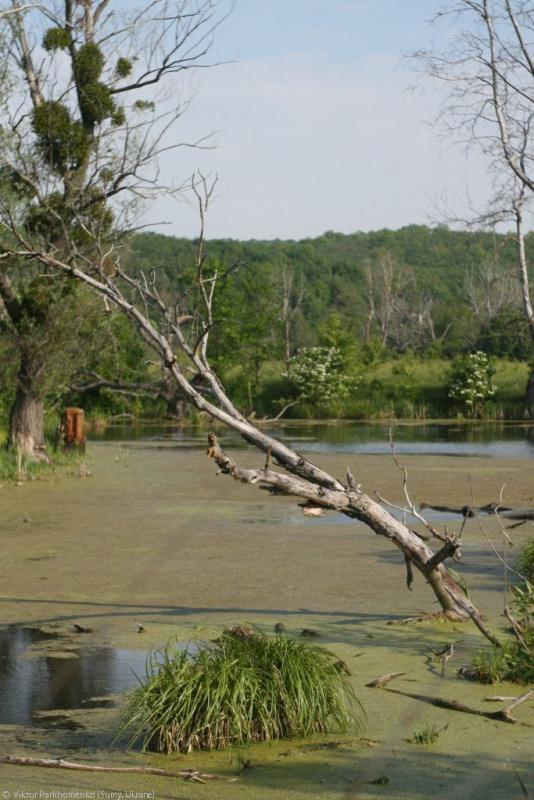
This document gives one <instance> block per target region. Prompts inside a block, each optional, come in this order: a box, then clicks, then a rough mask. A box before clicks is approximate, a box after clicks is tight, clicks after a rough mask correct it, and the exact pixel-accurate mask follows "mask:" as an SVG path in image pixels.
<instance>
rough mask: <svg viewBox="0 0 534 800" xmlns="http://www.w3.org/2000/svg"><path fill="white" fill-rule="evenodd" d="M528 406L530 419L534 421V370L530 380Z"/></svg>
mask: <svg viewBox="0 0 534 800" xmlns="http://www.w3.org/2000/svg"><path fill="white" fill-rule="evenodd" d="M526 404H527V410H528V414H529V416H530V418H531V419H534V369H532V371H531V373H530V376H529V379H528V384H527V394H526Z"/></svg>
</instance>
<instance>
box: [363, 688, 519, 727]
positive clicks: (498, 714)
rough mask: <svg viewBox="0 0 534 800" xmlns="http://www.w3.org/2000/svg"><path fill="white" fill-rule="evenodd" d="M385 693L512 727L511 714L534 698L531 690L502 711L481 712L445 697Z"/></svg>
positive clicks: (393, 691) (410, 693) (400, 691)
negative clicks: (506, 723) (505, 723)
mask: <svg viewBox="0 0 534 800" xmlns="http://www.w3.org/2000/svg"><path fill="white" fill-rule="evenodd" d="M367 685H368V686H371V684H367ZM385 691H386V692H392V693H393V694H399V695H402V696H403V697H409V698H411V699H412V700H420V701H421V702H423V703H429V704H430V705H431V706H436V708H445V709H447V710H448V711H460V712H461V713H463V714H474V715H475V716H477V717H486V719H494V720H497V721H498V722H508V723H511V724H512V725H514V724H516V723H517V720H516V719H515V717H513V716H512V714H511V713H510V712H511V711H512V710H513V709H514V708H516V707H517V706H518V705H520V704H521V703H524V702H525V701H526V700H530V698H531V697H534V689H529V691H528V692H525V693H524V694H522V695H521V696H520V697H517V698H516V699H515V700H514V701H513V702H511V703H509V705H507V706H505V707H504V708H502V709H501V710H500V711H479V710H478V709H477V708H471V706H466V705H464V703H460V702H458V701H457V700H445V699H444V698H443V697H433V696H432V695H427V694H415V693H414V692H404V691H402V689H389V688H387V689H385ZM523 724H524V723H523Z"/></svg>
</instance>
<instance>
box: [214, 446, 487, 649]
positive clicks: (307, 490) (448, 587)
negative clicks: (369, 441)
mask: <svg viewBox="0 0 534 800" xmlns="http://www.w3.org/2000/svg"><path fill="white" fill-rule="evenodd" d="M208 455H209V456H210V457H211V458H213V459H215V461H216V463H217V465H218V466H219V468H220V470H221V472H223V473H225V474H227V475H231V476H232V477H233V478H234V479H235V480H237V481H240V482H242V483H248V484H257V485H258V486H259V487H260V488H267V489H274V490H275V491H278V492H280V491H281V492H283V493H285V494H289V495H294V496H297V497H302V498H304V499H305V500H307V501H308V502H309V503H311V504H313V505H315V506H319V507H321V508H327V509H330V510H332V511H338V512H341V513H342V514H345V515H346V516H348V517H353V518H354V519H358V520H360V521H361V522H364V523H365V524H366V525H368V526H369V527H370V528H371V529H372V530H374V532H375V533H376V534H378V535H379V536H384V537H385V538H386V539H388V540H389V541H390V542H392V544H394V545H395V546H396V547H398V548H399V550H400V551H401V552H402V553H403V554H404V555H405V557H406V558H407V559H409V561H410V562H411V564H413V566H415V567H416V568H417V569H418V570H419V572H420V573H421V574H422V575H423V576H424V578H425V580H426V581H427V583H428V584H429V586H430V587H431V588H432V590H433V592H434V594H435V596H436V598H437V599H438V601H439V603H440V605H441V608H442V610H443V614H444V616H445V617H447V618H448V619H452V620H462V619H472V620H473V622H474V623H475V625H476V626H477V627H478V628H479V629H480V630H481V631H482V633H483V634H484V635H485V636H486V637H487V638H488V639H490V640H491V641H493V642H494V643H495V644H497V645H498V644H499V642H498V640H497V639H496V638H495V637H494V636H493V635H492V634H491V633H490V632H489V631H488V629H487V628H486V626H485V624H484V621H483V619H482V615H481V614H480V612H479V611H478V609H477V608H476V607H475V606H474V605H473V604H472V603H471V601H470V600H469V599H468V598H467V597H466V595H465V592H464V591H463V590H462V588H461V587H460V586H459V585H458V583H457V581H455V580H454V578H453V577H452V575H451V574H450V572H449V571H448V570H447V568H446V567H445V566H444V564H443V562H444V561H445V559H446V558H449V557H450V556H452V555H453V554H454V553H455V551H456V549H457V544H455V543H454V542H445V544H444V545H443V547H442V548H441V549H440V550H439V551H438V552H437V553H434V552H433V551H432V550H431V549H430V547H428V546H427V545H426V544H425V543H424V542H423V541H422V540H421V539H420V538H419V537H418V536H417V535H416V534H415V533H414V532H413V531H411V530H410V529H409V528H407V527H406V526H405V525H404V524H403V523H402V522H400V521H398V520H397V519H395V517H393V516H392V515H391V514H390V513H389V512H388V511H386V510H385V509H384V508H383V507H382V506H381V505H379V504H378V503H376V502H375V501H374V500H372V499H371V498H370V497H368V496H367V495H366V494H364V493H363V492H362V491H361V489H360V488H358V487H354V486H351V483H352V480H349V481H348V484H349V485H348V486H344V485H343V484H341V483H339V482H338V481H336V480H335V479H334V478H331V477H330V476H328V478H329V481H328V482H327V481H324V479H323V481H322V483H321V484H320V485H312V484H311V483H310V482H309V479H308V480H305V481H303V480H300V479H299V478H296V477H293V476H292V475H285V474H283V473H280V472H275V471H274V470H272V469H270V468H269V464H268V463H267V464H266V466H265V468H264V469H256V470H253V469H243V468H241V467H239V466H238V465H237V464H236V463H235V462H234V461H233V460H232V459H231V458H230V457H229V456H228V455H226V454H225V453H224V452H223V451H222V450H221V448H220V447H219V444H218V442H217V438H216V436H215V435H214V434H210V436H209V449H208ZM275 457H276V459H277V460H278V461H279V463H282V465H283V466H285V467H286V469H289V466H291V469H290V471H291V472H297V474H299V475H300V474H302V473H308V474H310V475H313V472H314V471H315V470H317V468H316V467H314V465H313V464H310V463H309V462H306V461H304V459H302V458H300V459H299V463H298V464H297V468H298V469H294V468H293V467H292V465H287V464H284V463H283V460H282V461H281V460H280V459H279V458H278V456H275ZM268 462H269V457H268ZM323 474H324V473H323ZM316 477H317V476H316Z"/></svg>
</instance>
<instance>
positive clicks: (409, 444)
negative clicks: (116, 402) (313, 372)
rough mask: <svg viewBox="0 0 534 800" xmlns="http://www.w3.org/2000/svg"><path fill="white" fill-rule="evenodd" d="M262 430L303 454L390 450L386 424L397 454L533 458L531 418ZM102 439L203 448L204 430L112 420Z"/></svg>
mask: <svg viewBox="0 0 534 800" xmlns="http://www.w3.org/2000/svg"><path fill="white" fill-rule="evenodd" d="M262 429H263V430H264V431H265V432H267V433H269V434H271V435H273V436H275V437H277V438H279V439H281V440H282V441H284V442H287V444H289V445H290V446H291V447H293V448H294V449H296V450H298V451H299V452H303V453H306V452H308V453H314V452H315V453H328V452H330V453H365V454H369V455H373V454H376V455H381V454H384V453H388V452H389V451H390V429H391V433H392V436H393V440H394V443H395V450H396V451H397V452H398V453H407V454H410V453H411V454H415V455H417V454H419V455H452V456H487V457H490V458H500V457H502V458H510V457H513V458H534V423H532V422H524V423H504V422H473V423H464V422H458V423H454V422H453V423H451V422H444V423H441V422H423V423H411V422H410V423H394V424H393V425H391V424H390V423H387V424H386V423H357V422H352V423H351V422H343V423H291V422H288V423H284V424H282V425H280V424H279V425H271V426H270V425H265V426H262ZM92 438H94V439H98V440H101V441H107V442H111V441H116V442H121V441H122V442H127V441H128V442H139V443H140V442H143V441H145V442H150V443H151V444H152V445H157V444H158V443H159V444H161V445H165V446H172V445H174V446H177V447H184V448H187V447H193V448H196V447H205V445H206V429H204V428H195V427H191V428H180V427H172V426H162V425H147V424H138V425H113V426H109V427H107V428H105V429H104V430H103V431H99V432H97V433H93V434H92ZM220 438H221V441H223V442H224V443H225V445H226V446H235V447H242V446H246V445H244V443H243V441H242V440H241V439H240V438H239V437H238V436H237V435H236V434H234V433H233V432H226V431H223V432H221V434H220Z"/></svg>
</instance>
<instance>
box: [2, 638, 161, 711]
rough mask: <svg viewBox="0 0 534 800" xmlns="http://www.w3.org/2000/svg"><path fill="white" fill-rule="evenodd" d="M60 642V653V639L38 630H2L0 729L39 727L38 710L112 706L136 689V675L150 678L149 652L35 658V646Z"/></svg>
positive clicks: (87, 651) (88, 651)
mask: <svg viewBox="0 0 534 800" xmlns="http://www.w3.org/2000/svg"><path fill="white" fill-rule="evenodd" d="M56 638H57V642H58V650H60V649H61V648H62V642H61V639H59V638H58V637H54V636H53V635H48V634H45V633H43V632H42V631H40V630H38V629H35V628H24V627H18V626H9V627H6V628H0V724H11V725H30V724H35V722H36V718H35V717H34V714H35V712H36V711H48V710H53V709H73V708H94V707H96V706H98V707H102V706H106V705H109V704H110V701H109V700H108V701H106V700H105V696H106V695H109V694H115V693H118V692H124V691H127V690H128V689H131V688H133V687H135V686H136V685H137V684H138V678H137V677H136V676H138V677H139V678H142V677H144V675H145V667H146V653H144V652H142V651H139V650H121V649H116V648H113V647H95V648H91V647H87V648H86V647H84V648H83V649H80V650H77V651H75V652H73V653H70V654H69V657H61V656H59V655H54V654H50V655H46V654H41V653H39V652H36V654H35V655H32V652H31V648H32V645H35V644H38V643H40V642H43V641H44V640H46V639H48V640H50V639H56ZM95 698H99V699H95ZM101 698H103V699H101Z"/></svg>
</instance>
